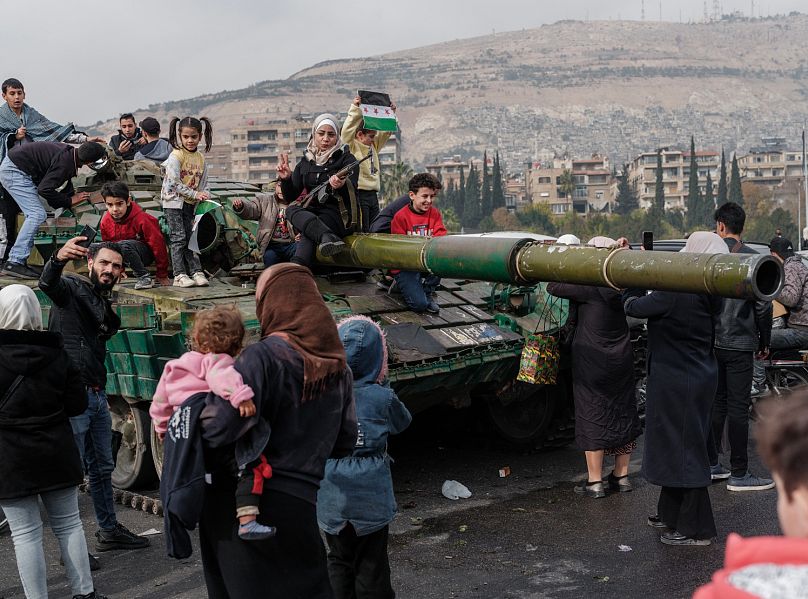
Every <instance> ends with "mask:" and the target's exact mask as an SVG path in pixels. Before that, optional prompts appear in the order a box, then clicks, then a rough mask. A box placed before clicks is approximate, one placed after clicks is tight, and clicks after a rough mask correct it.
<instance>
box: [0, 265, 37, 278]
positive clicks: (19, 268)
mask: <svg viewBox="0 0 808 599" xmlns="http://www.w3.org/2000/svg"><path fill="white" fill-rule="evenodd" d="M39 275H40V273H38V272H37V271H35V270H34V269H33V268H30V267H29V266H28V265H27V264H20V263H19V262H12V261H10V260H9V261H8V262H6V263H5V264H4V265H3V270H2V271H0V277H13V278H15V279H38V278H39Z"/></svg>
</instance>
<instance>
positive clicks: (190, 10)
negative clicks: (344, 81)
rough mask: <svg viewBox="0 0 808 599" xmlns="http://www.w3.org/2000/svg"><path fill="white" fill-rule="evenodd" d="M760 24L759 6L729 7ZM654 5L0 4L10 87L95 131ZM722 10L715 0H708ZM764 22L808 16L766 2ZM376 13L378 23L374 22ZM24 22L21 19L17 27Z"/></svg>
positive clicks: (650, 14)
mask: <svg viewBox="0 0 808 599" xmlns="http://www.w3.org/2000/svg"><path fill="white" fill-rule="evenodd" d="M720 3H721V4H722V6H723V12H724V13H729V12H732V11H735V10H740V11H742V12H743V13H744V14H746V15H748V14H749V13H750V11H751V9H752V0H720ZM641 5H642V0H609V1H604V0H566V1H564V2H556V1H555V0H495V1H492V0H402V1H400V2H386V3H385V2H382V3H379V2H368V1H364V2H358V1H355V0H332V1H330V2H325V1H322V0H304V1H296V0H229V1H226V2H223V1H221V0H135V1H133V2H122V1H121V0H106V1H102V0H69V1H64V0H28V2H25V3H22V4H20V3H16V2H15V3H14V5H13V7H12V3H11V1H10V0H0V8H2V14H3V19H2V20H3V33H2V35H0V56H2V57H3V60H2V63H3V67H2V71H3V72H2V73H0V79H5V78H7V77H16V78H18V79H20V80H22V82H23V84H24V85H25V88H26V94H27V101H28V103H29V104H31V105H32V106H34V107H35V108H37V109H38V110H39V111H40V112H42V113H43V114H45V115H46V116H48V117H49V118H51V119H53V120H56V121H60V122H66V121H74V122H75V123H77V124H92V123H94V122H95V121H97V120H101V119H107V118H109V117H111V116H115V115H117V114H119V113H121V112H127V111H133V110H136V109H138V108H144V107H146V106H148V105H149V104H152V103H155V102H162V101H165V100H178V99H182V98H188V97H193V96H197V95H200V94H204V93H208V92H217V91H221V90H225V89H237V88H241V87H246V86H248V85H250V84H251V83H255V82H257V81H263V80H265V79H284V78H286V77H288V76H289V75H291V74H293V73H295V72H296V71H299V70H300V69H304V68H306V67H308V66H311V65H312V64H314V63H317V62H320V61H323V60H332V59H337V58H352V57H362V56H373V55H376V54H383V53H385V52H392V51H396V50H404V49H407V48H414V47H418V46H423V45H427V44H432V43H438V42H442V41H448V40H453V39H458V38H467V37H474V36H478V35H485V34H489V33H491V31H492V30H496V31H513V30H518V29H522V28H530V27H538V26H540V25H542V24H544V23H553V22H556V21H559V20H562V19H578V20H587V19H589V20H608V19H618V18H622V19H630V20H639V19H640V13H641ZM707 5H708V8H709V9H710V10H712V6H713V0H707ZM660 6H661V13H662V19H663V20H666V21H676V22H678V21H680V20H681V21H695V20H701V19H702V18H703V15H704V0H663V1H662V2H661V4H660V0H645V18H646V20H659V18H660ZM754 7H755V9H754V10H755V16H767V15H774V14H784V13H788V12H790V11H792V10H803V11H808V3H806V0H754ZM365 10H367V12H365ZM14 15H17V16H18V17H19V21H18V22H16V23H15V19H14Z"/></svg>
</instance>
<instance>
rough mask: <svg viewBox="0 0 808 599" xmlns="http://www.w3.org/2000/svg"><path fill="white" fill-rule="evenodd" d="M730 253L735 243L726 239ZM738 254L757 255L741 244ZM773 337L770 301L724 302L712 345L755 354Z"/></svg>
mask: <svg viewBox="0 0 808 599" xmlns="http://www.w3.org/2000/svg"><path fill="white" fill-rule="evenodd" d="M724 241H725V242H726V244H727V247H729V250H730V252H732V249H733V248H734V247H735V244H736V243H737V241H736V240H735V239H732V238H731V237H726V238H725V239H724ZM737 253H739V254H757V252H756V251H755V250H753V249H752V248H750V247H749V246H746V245H744V246H743V247H742V248H741V249H740V251H738V252H737ZM771 336H772V304H771V302H765V301H755V300H740V299H725V300H724V307H723V309H722V310H721V314H720V315H719V316H718V320H717V321H716V323H715V346H716V347H717V348H719V349H731V350H735V351H747V352H756V351H759V350H762V349H763V348H766V347H769V343H770V341H771Z"/></svg>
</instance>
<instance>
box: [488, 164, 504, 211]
mask: <svg viewBox="0 0 808 599" xmlns="http://www.w3.org/2000/svg"><path fill="white" fill-rule="evenodd" d="M491 203H492V204H493V207H494V210H496V209H497V208H505V186H504V185H503V183H502V164H501V163H500V161H499V150H497V153H496V155H495V157H494V172H493V174H492V175H491Z"/></svg>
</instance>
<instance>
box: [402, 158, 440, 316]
mask: <svg viewBox="0 0 808 599" xmlns="http://www.w3.org/2000/svg"><path fill="white" fill-rule="evenodd" d="M441 187H442V185H441V182H440V181H439V180H438V178H437V177H435V175H432V174H430V173H418V174H417V175H415V176H414V177H413V178H412V179H410V182H409V190H410V191H409V198H410V202H409V204H407V205H406V206H404V207H403V208H402V209H401V210H399V211H398V212H396V214H395V216H394V217H393V222H392V223H391V224H390V232H391V233H393V234H394V235H419V236H422V237H441V236H443V235H446V227H444V226H443V217H442V216H441V213H440V210H438V209H437V208H435V207H434V206H433V205H432V204H433V202H434V201H435V196H437V195H438V192H439V191H440V190H441ZM391 274H392V275H393V277H394V278H395V280H396V285H397V286H398V288H399V290H400V291H401V295H402V296H403V297H404V301H405V302H406V303H407V305H408V306H409V307H410V309H411V310H412V311H413V312H418V313H421V312H429V313H430V314H437V313H438V312H440V308H439V307H438V304H437V303H435V301H434V300H433V299H432V293H434V291H435V289H437V287H438V285H439V284H440V277H437V276H435V275H433V274H423V273H420V272H414V271H408V270H400V271H391Z"/></svg>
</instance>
